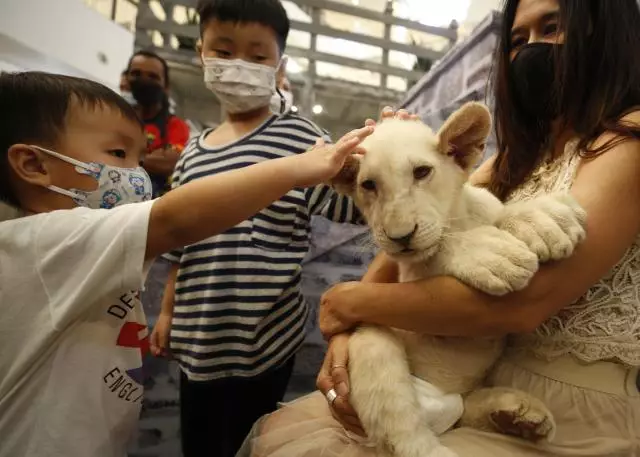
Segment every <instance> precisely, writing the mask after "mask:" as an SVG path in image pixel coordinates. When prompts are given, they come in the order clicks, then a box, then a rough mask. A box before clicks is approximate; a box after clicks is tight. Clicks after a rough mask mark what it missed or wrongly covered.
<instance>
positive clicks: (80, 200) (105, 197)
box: [31, 145, 151, 209]
mask: <svg viewBox="0 0 640 457" xmlns="http://www.w3.org/2000/svg"><path fill="white" fill-rule="evenodd" d="M31 147H32V148H35V149H37V150H39V151H42V152H44V153H45V154H49V155H50V156H53V157H56V158H58V159H60V160H62V161H64V162H67V163H69V164H71V165H74V166H75V169H76V171H77V172H78V173H80V174H83V175H88V176H92V177H94V178H95V179H96V181H98V187H97V188H96V189H95V190H91V191H86V190H80V189H63V188H61V187H58V186H53V185H51V186H48V187H47V188H48V189H49V190H52V191H53V192H57V193H59V194H62V195H66V196H67V197H71V198H72V199H73V201H74V202H76V204H78V205H79V206H86V207H87V208H93V209H111V208H114V207H116V206H120V205H125V204H127V203H139V202H143V201H146V200H151V179H150V178H149V175H148V174H147V172H146V171H145V170H144V168H142V167H136V168H121V167H113V166H111V165H106V164H102V163H96V162H91V163H85V162H81V161H79V160H76V159H74V158H71V157H67V156H65V155H63V154H59V153H57V152H55V151H50V150H49V149H45V148H42V147H40V146H35V145H32V146H31Z"/></svg>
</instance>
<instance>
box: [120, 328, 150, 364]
mask: <svg viewBox="0 0 640 457" xmlns="http://www.w3.org/2000/svg"><path fill="white" fill-rule="evenodd" d="M141 330H147V326H146V325H142V324H138V323H137V322H126V323H125V324H124V325H123V326H122V328H121V329H120V335H118V342H117V343H116V344H117V345H118V346H122V347H125V348H138V349H140V356H141V357H144V355H145V354H146V353H147V352H149V334H148V332H147V333H146V334H145V336H144V337H143V338H140V331H141Z"/></svg>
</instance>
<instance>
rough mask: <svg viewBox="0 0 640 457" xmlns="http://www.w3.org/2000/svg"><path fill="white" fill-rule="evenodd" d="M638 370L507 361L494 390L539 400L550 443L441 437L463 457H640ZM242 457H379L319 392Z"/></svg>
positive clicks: (277, 419) (282, 414)
mask: <svg viewBox="0 0 640 457" xmlns="http://www.w3.org/2000/svg"><path fill="white" fill-rule="evenodd" d="M637 372H638V371H637V369H628V368H625V367H623V366H621V365H617V364H613V363H608V362H599V363H596V364H593V365H583V364H580V363H578V362H577V361H575V360H574V359H573V358H571V357H569V356H567V357H563V358H560V359H557V360H556V361H554V362H550V363H548V362H542V361H540V360H538V359H530V360H527V359H524V360H523V359H521V358H520V359H514V358H511V359H505V360H504V361H503V362H501V363H500V364H499V365H498V366H497V367H496V368H495V369H494V371H493V373H492V375H491V376H490V377H489V380H488V381H489V382H488V383H489V385H494V386H505V387H514V388H517V389H521V390H524V391H526V392H528V393H530V394H531V395H533V396H535V397H537V398H539V399H541V400H542V401H544V402H545V403H546V405H547V406H548V407H549V408H550V409H551V411H552V413H553V414H554V418H555V420H556V424H557V431H556V434H555V437H554V438H553V440H552V441H551V442H543V443H539V444H532V443H528V442H526V441H524V440H520V439H517V438H512V437H508V436H504V435H500V434H497V433H487V432H481V431H477V430H472V429H467V428H458V429H455V430H452V431H449V432H447V433H445V434H444V435H442V436H441V440H442V443H443V444H444V445H445V446H447V447H448V448H449V449H451V450H453V451H455V452H456V453H457V454H458V455H459V456H460V457H512V456H523V457H540V456H548V457H551V456H592V457H596V456H597V457H604V456H607V457H632V456H633V457H638V456H640V394H639V393H638V388H637V386H636V384H635V379H636V376H637ZM237 457H379V456H378V455H377V452H376V450H375V448H373V447H371V446H370V445H369V443H367V442H366V441H365V440H362V439H354V437H353V436H350V435H349V434H347V433H346V432H345V430H344V429H343V428H342V427H341V426H340V424H339V423H338V422H337V421H335V419H333V417H332V416H331V412H330V410H329V407H328V405H327V401H326V399H325V398H324V396H323V395H322V394H321V393H319V392H314V393H312V394H310V395H308V396H306V397H303V398H301V399H299V400H297V401H294V402H292V403H288V404H286V405H284V406H283V407H282V408H281V409H280V410H278V411H276V412H275V413H273V414H270V415H269V416H266V417H263V418H262V419H261V420H259V421H258V422H257V423H256V424H255V426H254V428H253V430H252V432H251V433H250V435H249V436H248V437H247V439H246V441H245V443H244V445H243V447H242V449H241V450H240V452H239V453H238V455H237Z"/></svg>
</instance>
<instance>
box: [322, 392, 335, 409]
mask: <svg viewBox="0 0 640 457" xmlns="http://www.w3.org/2000/svg"><path fill="white" fill-rule="evenodd" d="M324 396H325V397H326V398H327V401H328V402H329V404H330V405H332V406H333V402H335V401H336V398H338V394H337V392H336V390H335V389H329V390H328V391H327V393H326V394H324Z"/></svg>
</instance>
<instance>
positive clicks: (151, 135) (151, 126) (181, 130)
mask: <svg viewBox="0 0 640 457" xmlns="http://www.w3.org/2000/svg"><path fill="white" fill-rule="evenodd" d="M161 122H162V116H156V117H155V118H153V119H150V120H148V121H146V122H145V124H144V131H145V133H146V135H147V152H148V153H151V152H153V151H155V150H156V149H162V148H165V147H169V146H172V147H174V148H175V149H176V150H177V151H178V152H182V150H183V149H184V148H185V146H186V145H187V142H188V141H189V133H190V130H189V126H188V125H187V123H186V122H185V121H183V120H182V119H180V118H179V117H178V116H174V115H173V114H170V115H169V118H168V119H167V121H166V130H165V133H164V138H163V137H162V131H161V130H160V123H161ZM149 176H150V177H151V183H152V185H153V197H154V198H155V197H158V196H160V195H162V194H163V193H165V192H166V191H168V190H169V188H170V181H171V177H170V176H169V177H167V176H160V175H155V174H151V173H150V174H149Z"/></svg>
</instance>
